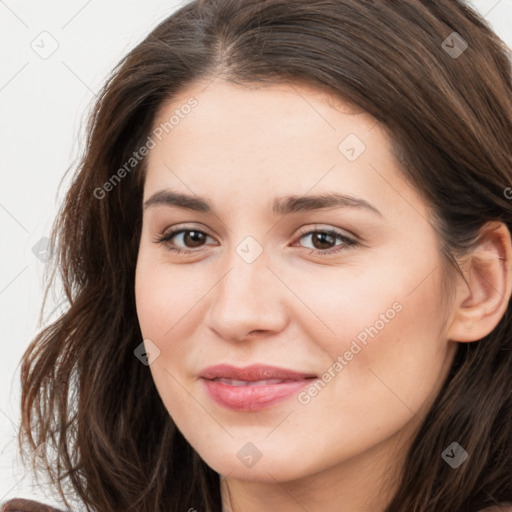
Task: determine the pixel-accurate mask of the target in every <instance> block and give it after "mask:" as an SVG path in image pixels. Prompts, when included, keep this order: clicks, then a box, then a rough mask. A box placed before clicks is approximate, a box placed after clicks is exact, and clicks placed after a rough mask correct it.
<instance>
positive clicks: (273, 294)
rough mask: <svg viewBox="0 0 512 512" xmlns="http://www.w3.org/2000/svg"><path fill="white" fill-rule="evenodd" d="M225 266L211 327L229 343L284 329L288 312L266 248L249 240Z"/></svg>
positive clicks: (229, 258)
mask: <svg viewBox="0 0 512 512" xmlns="http://www.w3.org/2000/svg"><path fill="white" fill-rule="evenodd" d="M225 263H226V267H225V268H226V270H225V271H224V272H223V273H222V274H223V276H224V277H222V278H221V280H220V281H219V282H218V284H217V285H216V287H215V288H216V290H215V293H214V295H213V297H212V301H211V304H210V309H209V314H208V322H209V324H210V327H212V328H213V329H214V330H215V331H217V333H219V334H220V335H221V336H223V337H225V338H229V339H242V338H243V337H244V336H246V335H247V334H249V333H250V332H251V331H276V330H279V329H280V328H282V325H283V322H284V311H283V310H282V308H280V307H279V294H278V292H277V291H276V289H275V287H276V285H277V284H278V283H277V282H276V278H275V276H274V275H273V274H272V272H271V271H270V270H269V269H268V268H267V264H268V258H267V254H266V252H265V251H264V249H263V247H262V246H261V245H260V244H259V243H258V242H257V241H256V240H255V239H253V238H252V237H246V238H245V239H244V240H242V242H240V243H239V244H238V245H237V246H236V247H235V248H234V250H233V252H232V253H231V254H230V256H229V257H226V260H225Z"/></svg>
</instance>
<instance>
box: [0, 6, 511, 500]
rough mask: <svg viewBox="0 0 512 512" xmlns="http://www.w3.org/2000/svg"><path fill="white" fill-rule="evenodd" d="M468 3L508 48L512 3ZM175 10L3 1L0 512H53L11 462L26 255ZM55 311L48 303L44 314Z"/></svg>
mask: <svg viewBox="0 0 512 512" xmlns="http://www.w3.org/2000/svg"><path fill="white" fill-rule="evenodd" d="M446 1H451V0H446ZM471 3H472V4H473V6H474V7H476V9H477V10H479V11H480V12H481V13H482V14H483V15H484V16H485V17H486V19H487V20H489V22H490V23H491V25H492V27H493V28H494V30H495V31H496V32H497V33H498V35H499V36H500V37H501V38H502V39H503V40H504V41H505V42H506V43H507V44H508V46H509V47H512V0H473V1H472V2H471ZM181 4H182V2H178V1H177V0H170V1H163V0H144V1H142V0H108V1H107V0H102V1H100V0H61V1H55V0H54V1H45V2H41V0H0V46H1V48H2V53H1V66H0V112H1V115H0V140H1V141H2V146H1V151H0V233H1V242H0V258H1V260H0V262H1V264H0V326H1V338H0V348H1V353H2V354H3V358H2V359H1V371H0V503H1V502H3V501H5V500H7V499H8V498H12V497H25V498H32V499H37V500H41V501H45V502H47V503H49V504H54V505H58V502H56V501H54V500H52V499H51V498H50V497H49V496H47V495H45V494H44V492H43V490H42V489H41V488H38V487H34V485H33V482H32V477H31V475H30V474H29V472H28V471H27V470H26V469H24V468H23V467H22V466H21V464H20V462H19V456H18V455H17V444H16V430H17V424H18V422H19V412H18V408H19V393H20V390H19V383H18V381H19V366H18V364H19V361H20V358H21V356H22V353H23V351H24V350H25V349H26V347H27V345H28V344H29V342H30V341H31V340H32V338H33V337H34V336H35V334H36V332H37V331H38V330H39V328H40V327H41V323H40V321H39V314H40V307H41V302H42V291H43V277H44V275H43V270H44V263H43V261H41V259H44V257H43V256H44V254H43V253H40V254H39V258H38V257H37V256H36V255H35V254H34V253H33V252H32V248H33V247H34V245H36V244H37V243H38V242H39V241H40V240H41V239H42V238H44V237H46V236H48V235H49V231H50V228H51V224H52V222H53V219H54V217H55V214H56V212H57V205H58V204H60V200H61V199H62V197H63V195H64V192H65V190H66V186H67V184H68V183H69V180H68V178H69V175H68V176H67V177H66V178H65V179H64V181H63V182H62V185H61V186H60V189H59V183H60V182H61V180H62V179H63V177H64V174H65V172H66V170H67V169H68V168H69V167H70V166H72V165H73V163H74V161H75V159H76V157H77V156H78V155H79V154H80V151H81V146H80V144H81V140H83V134H84V133H85V132H84V127H83V124H84V122H85V119H86V116H87V113H88V111H89V109H90V107H91V105H92V103H93V101H94V99H95V94H96V92H97V91H99V89H100V87H101V85H102V84H103V81H104V79H105V78H106V76H107V74H108V72H109V71H110V70H111V69H112V68H113V67H114V65H115V64H116V63H117V62H118V61H119V59H120V58H121V57H122V56H124V55H125V54H126V53H127V52H128V51H129V50H130V49H131V48H133V47H134V46H135V45H136V44H137V43H139V42H140V41H142V39H144V37H145V36H146V35H147V34H148V33H149V32H150V31H151V30H152V29H153V28H154V27H155V26H156V25H157V24H158V23H159V22H160V21H161V20H163V19H164V18H165V17H167V16H168V15H169V14H171V13H172V12H173V11H174V10H175V9H176V8H177V7H178V6H179V5H181ZM42 32H47V33H48V34H51V36H49V35H44V34H43V35H41V33H42ZM43 38H44V42H43V43H42V42H41V39H43ZM38 44H39V45H40V47H41V49H40V50H39V51H40V52H43V50H44V49H43V48H42V46H43V45H44V48H46V49H47V50H48V49H51V48H52V45H57V44H58V48H57V50H56V51H55V52H54V53H53V54H52V55H51V56H49V57H48V58H46V59H43V58H41V57H40V56H39V55H38V54H37V53H36V51H34V49H33V48H32V46H34V47H37V45H38ZM511 185H512V184H511ZM58 304H59V300H58V299H56V300H55V302H53V301H50V305H49V307H48V310H47V311H48V312H51V311H52V309H53V308H54V307H57V308H58Z"/></svg>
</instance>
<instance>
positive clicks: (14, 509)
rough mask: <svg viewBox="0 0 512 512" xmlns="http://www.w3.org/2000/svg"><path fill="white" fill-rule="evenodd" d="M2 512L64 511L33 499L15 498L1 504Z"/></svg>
mask: <svg viewBox="0 0 512 512" xmlns="http://www.w3.org/2000/svg"><path fill="white" fill-rule="evenodd" d="M0 506H1V507H2V508H0V512H63V511H62V510H60V509H58V508H54V507H50V506H49V505H45V504H44V503H40V502H38V501H33V500H24V499H22V498H15V499H13V500H9V501H7V502H5V503H2V504H0Z"/></svg>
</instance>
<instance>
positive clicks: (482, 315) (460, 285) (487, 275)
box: [447, 221, 512, 342]
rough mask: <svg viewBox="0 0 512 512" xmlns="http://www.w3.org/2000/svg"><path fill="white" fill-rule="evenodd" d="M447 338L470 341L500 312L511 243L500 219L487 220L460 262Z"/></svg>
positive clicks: (509, 287)
mask: <svg viewBox="0 0 512 512" xmlns="http://www.w3.org/2000/svg"><path fill="white" fill-rule="evenodd" d="M460 267H461V270H462V272H463V274H464V277H465V279H466V282H464V279H463V278H462V276H457V279H458V282H457V290H456V294H455V299H454V302H453V313H452V322H451V325H450V327H449V329H448V332H447V336H448V339H450V340H453V341H459V342H470V341H477V340H480V339H482V338H483V337H484V336H487V335H488V334H489V333H490V332H491V331H492V330H493V329H494V328H495V327H496V326H497V325H498V323H499V321H500V320H501V318H502V316H503V315H504V313H505V311H506V309H507V306H508V302H509V299H510V295H511V291H512V271H511V267H512V245H511V238H510V232H509V230H508V228H507V226H506V225H505V224H503V223H502V222H497V221H493V222H488V223H487V224H485V225H484V226H483V227H482V228H481V230H480V237H479V239H478V241H477V243H476V244H475V246H474V248H473V249H472V250H471V252H470V253H469V254H468V255H467V256H465V257H464V260H463V262H461V264H460Z"/></svg>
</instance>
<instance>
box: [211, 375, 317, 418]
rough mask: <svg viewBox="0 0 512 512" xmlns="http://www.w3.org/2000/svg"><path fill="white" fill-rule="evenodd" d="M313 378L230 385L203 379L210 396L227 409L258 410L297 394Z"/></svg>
mask: <svg viewBox="0 0 512 512" xmlns="http://www.w3.org/2000/svg"><path fill="white" fill-rule="evenodd" d="M314 380H315V379H300V380H294V381H289V382H282V383H281V384H262V385H261V386H231V385H230V384H225V383H224V382H217V381H214V380H208V379H203V382H204V383H205V386H206V389H207V391H208V393H209V394H210V396H211V398H212V399H213V400H214V401H215V402H216V403H218V404H219V405H222V406H224V407H227V408H228V409H234V410H236V411H259V410H261V409H265V408H267V407H270V406H271V405H274V404H275V403H278V402H281V401H282V400H285V399H286V398H289V397H290V396H292V395H295V394H297V393H298V392H299V391H300V390H301V389H302V388H304V387H306V386H309V385H310V384H311V382H312V381H314Z"/></svg>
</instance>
